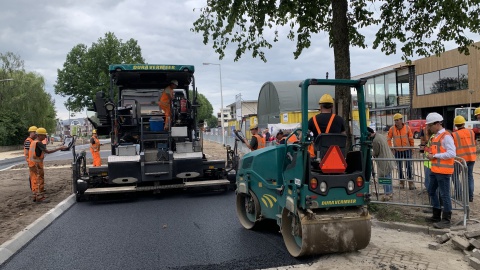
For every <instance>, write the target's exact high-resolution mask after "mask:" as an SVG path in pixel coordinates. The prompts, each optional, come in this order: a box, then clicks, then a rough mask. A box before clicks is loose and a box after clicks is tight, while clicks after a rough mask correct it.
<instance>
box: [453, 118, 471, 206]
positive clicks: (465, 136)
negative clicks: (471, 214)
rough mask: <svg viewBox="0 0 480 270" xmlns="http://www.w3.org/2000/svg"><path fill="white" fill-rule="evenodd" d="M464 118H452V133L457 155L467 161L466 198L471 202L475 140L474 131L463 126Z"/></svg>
mask: <svg viewBox="0 0 480 270" xmlns="http://www.w3.org/2000/svg"><path fill="white" fill-rule="evenodd" d="M465 122H466V121H465V118H464V117H463V116H461V115H457V116H456V117H455V119H454V120H453V123H454V124H455V127H457V130H456V131H454V132H453V133H452V135H453V141H454V142H455V147H456V150H457V156H458V157H461V158H463V159H464V160H465V161H466V162H467V168H468V174H467V175H468V200H469V201H470V202H473V190H474V188H473V166H474V165H475V159H476V158H477V142H476V141H475V133H474V132H473V131H472V130H471V129H466V128H465Z"/></svg>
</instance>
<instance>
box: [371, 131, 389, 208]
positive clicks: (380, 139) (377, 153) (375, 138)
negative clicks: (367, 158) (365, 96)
mask: <svg viewBox="0 0 480 270" xmlns="http://www.w3.org/2000/svg"><path fill="white" fill-rule="evenodd" d="M367 130H368V133H369V136H368V138H370V139H371V140H372V156H373V157H375V158H385V159H390V160H377V161H376V163H377V167H376V168H377V176H378V178H389V179H390V180H391V179H392V171H393V169H394V168H395V162H394V161H393V159H394V158H395V157H394V156H393V154H392V151H390V147H389V146H388V143H387V138H386V137H385V136H384V135H382V134H376V133H375V131H374V130H373V129H372V128H370V127H367ZM383 191H384V196H383V197H382V201H390V200H391V199H392V196H393V188H392V184H386V185H383Z"/></svg>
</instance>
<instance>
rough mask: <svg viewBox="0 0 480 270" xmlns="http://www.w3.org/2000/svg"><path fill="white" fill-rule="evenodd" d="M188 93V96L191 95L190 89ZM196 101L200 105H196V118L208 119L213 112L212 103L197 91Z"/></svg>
mask: <svg viewBox="0 0 480 270" xmlns="http://www.w3.org/2000/svg"><path fill="white" fill-rule="evenodd" d="M188 94H189V96H190V97H193V93H192V90H189V93H188ZM197 103H198V104H199V105H200V106H199V107H197V108H198V109H197V120H199V121H200V120H204V121H208V120H209V119H210V116H211V115H212V113H213V107H212V104H211V103H210V101H208V99H207V98H206V97H205V96H204V95H203V94H200V93H198V96H197Z"/></svg>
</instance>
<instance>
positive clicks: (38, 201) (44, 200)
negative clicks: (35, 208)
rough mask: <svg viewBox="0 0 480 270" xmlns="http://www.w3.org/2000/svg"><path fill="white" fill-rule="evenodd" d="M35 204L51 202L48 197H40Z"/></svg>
mask: <svg viewBox="0 0 480 270" xmlns="http://www.w3.org/2000/svg"><path fill="white" fill-rule="evenodd" d="M35 202H36V203H48V202H50V200H49V199H47V197H45V196H39V197H37V198H36V199H35Z"/></svg>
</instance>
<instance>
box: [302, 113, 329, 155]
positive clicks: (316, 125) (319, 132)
mask: <svg viewBox="0 0 480 270" xmlns="http://www.w3.org/2000/svg"><path fill="white" fill-rule="evenodd" d="M334 118H335V114H333V113H332V115H331V116H330V120H329V121H328V125H327V129H326V130H325V134H327V133H329V132H330V127H331V126H332V123H333V119H334ZM313 123H314V124H315V128H316V129H317V133H318V135H320V134H322V131H321V130H320V127H319V126H318V123H317V116H316V115H315V116H314V117H313ZM318 135H317V136H318ZM308 153H310V157H315V148H314V147H313V142H312V144H310V145H309V146H308Z"/></svg>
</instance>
